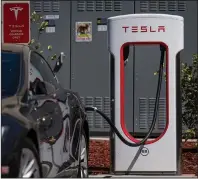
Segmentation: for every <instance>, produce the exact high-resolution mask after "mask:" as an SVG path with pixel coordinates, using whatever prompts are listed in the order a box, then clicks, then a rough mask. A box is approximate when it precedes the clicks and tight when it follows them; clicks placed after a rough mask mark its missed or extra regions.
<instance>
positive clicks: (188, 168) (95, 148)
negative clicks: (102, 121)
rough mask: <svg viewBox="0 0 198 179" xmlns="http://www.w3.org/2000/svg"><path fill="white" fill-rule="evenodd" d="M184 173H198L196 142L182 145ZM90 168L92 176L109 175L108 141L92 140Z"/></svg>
mask: <svg viewBox="0 0 198 179" xmlns="http://www.w3.org/2000/svg"><path fill="white" fill-rule="evenodd" d="M182 148H183V152H182V173H183V174H195V175H197V174H198V173H197V172H198V149H197V147H196V143H195V142H186V143H182ZM89 168H90V170H91V171H92V174H108V173H109V169H110V145H109V141H106V140H91V141H90V146H89Z"/></svg>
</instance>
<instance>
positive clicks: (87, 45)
mask: <svg viewBox="0 0 198 179" xmlns="http://www.w3.org/2000/svg"><path fill="white" fill-rule="evenodd" d="M127 13H134V1H119V0H117V1H107V0H104V1H72V17H71V19H72V23H71V28H72V41H71V43H72V44H71V53H72V54H71V56H72V61H71V63H72V65H71V72H72V76H71V88H72V90H74V91H78V92H79V94H80V95H81V97H82V100H83V101H84V103H85V104H86V105H87V106H89V105H91V106H96V107H98V109H100V110H102V111H104V112H105V113H106V114H107V115H108V116H110V101H109V100H110V98H109V91H110V89H109V52H108V48H107V18H108V17H110V16H116V15H121V14H127ZM83 22H84V23H85V24H86V23H90V24H91V25H90V26H91V27H90V28H91V31H92V32H91V38H90V40H89V41H85V40H83V39H81V40H80V42H79V40H78V39H77V37H76V36H77V34H76V31H77V30H78V29H76V28H78V27H77V24H79V23H83ZM88 116H89V117H88V119H89V125H90V127H91V131H92V132H101V131H104V132H108V131H109V125H108V124H107V123H106V121H104V119H103V118H102V117H101V116H100V115H98V114H94V113H92V112H91V113H88Z"/></svg>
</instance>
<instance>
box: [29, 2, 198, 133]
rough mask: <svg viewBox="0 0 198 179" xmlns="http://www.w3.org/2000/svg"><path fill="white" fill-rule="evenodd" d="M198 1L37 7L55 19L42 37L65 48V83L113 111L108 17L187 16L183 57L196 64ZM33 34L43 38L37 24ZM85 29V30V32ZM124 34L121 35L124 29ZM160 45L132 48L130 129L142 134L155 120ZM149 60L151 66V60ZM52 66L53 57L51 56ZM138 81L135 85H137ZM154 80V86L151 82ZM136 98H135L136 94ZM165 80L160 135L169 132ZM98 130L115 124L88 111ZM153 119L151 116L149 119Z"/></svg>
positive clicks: (87, 101) (41, 4) (128, 74)
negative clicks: (128, 15) (146, 60)
mask: <svg viewBox="0 0 198 179" xmlns="http://www.w3.org/2000/svg"><path fill="white" fill-rule="evenodd" d="M197 4H198V2H197V1H183V0H178V1H159V0H154V1H132V0H131V1H122V0H114V1H113V0H111V1H108V0H96V1H90V0H87V1H86V0H85V1H80V0H78V1H58V0H51V1H50V0H49V1H47V0H44V1H41V0H39V1H31V10H32V12H33V11H36V12H37V13H40V14H42V15H43V17H44V18H45V19H46V20H47V21H48V22H49V27H48V28H47V30H46V32H44V34H42V35H41V36H40V42H41V44H42V45H43V47H45V51H44V55H45V57H46V58H47V56H48V55H49V54H48V53H47V50H46V48H47V45H52V47H53V52H55V53H57V55H59V54H60V52H64V53H65V54H66V59H65V62H64V64H63V67H62V69H61V70H60V72H59V73H58V77H59V80H60V82H61V83H62V84H63V86H64V87H65V88H71V89H72V90H74V91H77V92H79V94H80V96H81V97H82V100H83V102H84V103H85V104H86V105H88V106H89V105H91V106H96V107H98V109H100V110H102V111H104V112H105V113H106V114H107V115H108V116H110V96H109V95H110V94H109V90H110V89H109V52H108V48H107V22H106V20H107V18H108V17H112V16H117V15H124V14H132V13H163V14H164V13H167V14H172V15H181V16H183V17H184V21H185V27H184V31H185V39H184V40H185V47H184V49H185V53H182V55H181V61H183V62H184V61H185V62H189V63H191V59H192V55H193V53H197V49H198V44H197V38H198V35H197V32H198V29H197V25H198V24H197V21H198V17H197V11H198V6H197ZM31 32H32V38H35V37H37V29H36V27H35V26H32V29H31ZM80 32H82V33H84V34H83V35H80ZM118 35H119V34H118ZM154 51H157V52H159V47H158V46H154V47H151V46H143V47H136V46H135V47H134V46H133V47H130V55H129V61H128V63H127V65H126V70H125V75H126V79H125V80H126V81H127V82H126V84H127V86H126V87H125V89H126V91H125V99H126V100H125V103H126V104H125V105H126V106H128V107H127V108H126V109H125V116H126V119H125V120H126V127H127V129H128V131H129V132H131V133H133V134H136V136H139V137H141V133H144V132H147V131H148V127H149V124H150V120H152V115H153V104H154V98H155V92H156V83H157V76H154V72H155V71H156V70H157V69H158V63H159V57H160V56H159V55H160V53H159V54H158V53H153V52H154ZM148 58H149V59H151V58H152V61H151V60H149V63H152V64H150V65H147V63H145V59H148ZM48 61H49V62H50V64H51V65H53V64H54V62H53V61H51V60H48ZM134 81H135V85H133V84H134V83H133V82H134ZM147 82H149V85H146V83H147ZM132 94H133V96H135V98H134V99H133V96H132ZM165 94H166V91H165V84H163V90H162V95H161V99H160V114H159V116H160V120H158V122H157V125H156V128H155V130H154V132H153V133H154V135H157V134H158V133H160V132H161V131H163V129H164V127H165V125H166V123H165V119H166V113H165V110H166V109H165V105H166V99H165ZM88 119H89V125H90V130H91V132H93V133H92V134H94V133H95V132H96V133H95V134H99V135H102V134H104V133H106V132H108V131H109V125H108V124H107V123H106V122H105V121H104V120H103V119H102V118H101V117H100V116H99V115H97V114H95V113H88ZM147 119H150V120H147Z"/></svg>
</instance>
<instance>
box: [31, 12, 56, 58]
mask: <svg viewBox="0 0 198 179" xmlns="http://www.w3.org/2000/svg"><path fill="white" fill-rule="evenodd" d="M30 22H31V26H32V25H34V26H36V27H37V29H38V31H37V36H36V37H35V38H33V39H31V41H30V43H29V46H31V47H32V48H33V49H34V50H35V51H37V52H39V53H41V54H42V53H43V52H44V49H45V48H44V47H43V46H42V45H41V43H40V36H41V35H42V34H43V32H44V31H45V29H46V28H47V26H48V22H47V21H45V20H44V19H43V17H42V16H41V15H40V14H37V13H36V12H35V11H34V12H33V13H32V14H31V19H30ZM47 50H48V52H49V53H48V54H50V55H49V56H48V57H47V60H49V59H51V60H55V59H56V58H57V55H56V54H53V53H52V46H51V45H48V46H47Z"/></svg>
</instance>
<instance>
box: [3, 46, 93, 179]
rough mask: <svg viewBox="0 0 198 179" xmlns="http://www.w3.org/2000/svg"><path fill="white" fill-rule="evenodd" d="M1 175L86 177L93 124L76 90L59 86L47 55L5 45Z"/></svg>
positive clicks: (56, 67) (57, 64) (11, 176)
mask: <svg viewBox="0 0 198 179" xmlns="http://www.w3.org/2000/svg"><path fill="white" fill-rule="evenodd" d="M1 58H2V62H1V65H2V66H1V68H2V86H1V92H2V112H1V130H2V136H1V139H2V140H1V148H2V150H1V174H2V177H9V178H16V177H30V178H34V177H35V178H39V177H78V178H86V177H88V146H89V127H88V122H87V117H86V113H85V108H84V106H83V105H82V103H81V101H80V97H79V96H78V94H77V93H75V92H72V91H70V90H66V89H64V88H62V87H61V85H60V84H59V82H58V80H57V77H56V76H55V73H54V71H56V72H57V71H58V70H59V69H60V66H61V65H62V59H60V58H59V59H58V60H57V63H56V65H55V67H54V70H52V69H51V68H50V66H49V64H48V63H47V61H46V60H45V59H44V57H43V56H42V55H41V54H39V53H37V52H36V51H34V50H32V49H31V48H30V47H28V46H26V45H16V44H2V50H1Z"/></svg>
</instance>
